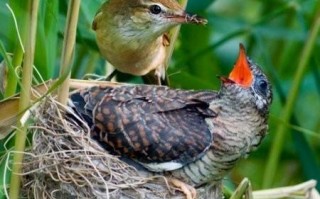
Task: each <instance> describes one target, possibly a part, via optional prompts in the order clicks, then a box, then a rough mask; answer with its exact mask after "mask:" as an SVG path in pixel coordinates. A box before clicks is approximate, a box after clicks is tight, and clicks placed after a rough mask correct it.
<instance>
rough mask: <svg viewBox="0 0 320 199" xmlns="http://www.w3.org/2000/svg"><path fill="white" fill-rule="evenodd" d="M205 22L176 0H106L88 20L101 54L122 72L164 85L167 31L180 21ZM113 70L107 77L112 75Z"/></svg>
mask: <svg viewBox="0 0 320 199" xmlns="http://www.w3.org/2000/svg"><path fill="white" fill-rule="evenodd" d="M187 23H189V24H205V23H207V20H205V19H203V18H201V17H198V16H196V15H191V14H188V13H186V12H185V11H184V9H183V8H182V6H181V5H180V4H179V3H178V2H177V1H176V0H108V1H106V2H105V3H104V4H103V5H102V6H101V8H100V10H99V11H98V12H97V14H96V16H95V18H94V21H93V23H92V29H93V30H94V31H95V32H96V39H97V44H98V47H99V50H100V52H101V55H102V56H103V57H104V58H105V59H107V60H108V62H110V63H111V64H112V65H113V66H114V68H115V69H116V70H118V71H120V72H122V73H127V74H131V75H136V76H143V75H147V76H146V79H147V80H148V83H151V84H159V85H160V84H167V81H166V80H167V77H166V69H167V63H166V62H167V61H166V60H167V57H168V56H169V54H170V52H169V48H168V46H169V45H170V40H171V38H170V36H169V34H168V32H169V30H170V29H172V28H173V27H175V26H178V25H180V24H187ZM114 74H115V73H114V72H113V73H112V74H111V75H110V76H109V78H108V79H109V80H110V78H112V76H113V75H114Z"/></svg>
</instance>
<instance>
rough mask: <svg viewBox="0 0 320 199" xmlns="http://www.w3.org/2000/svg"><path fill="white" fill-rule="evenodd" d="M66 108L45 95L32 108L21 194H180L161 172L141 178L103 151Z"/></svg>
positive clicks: (103, 196) (162, 195) (180, 196)
mask: <svg viewBox="0 0 320 199" xmlns="http://www.w3.org/2000/svg"><path fill="white" fill-rule="evenodd" d="M65 110H66V108H65V107H63V106H61V105H60V104H58V103H57V102H56V101H54V100H53V99H52V98H48V99H46V100H44V101H43V102H41V103H40V104H39V105H38V106H37V108H34V110H33V111H32V114H33V117H34V120H35V121H34V125H33V126H31V127H30V130H29V131H30V133H32V134H31V135H32V147H31V148H30V149H28V150H27V151H26V152H25V156H24V161H23V165H22V168H23V173H22V176H23V187H22V197H27V198H155V199H157V198H184V195H183V194H181V192H179V191H175V190H174V189H173V188H172V187H170V186H169V185H168V183H167V181H166V179H165V177H163V176H151V177H145V176H143V175H141V172H139V171H138V170H137V169H136V168H134V167H132V166H130V165H128V164H127V163H125V162H123V161H121V160H120V159H119V158H118V157H116V156H114V155H111V154H108V153H107V152H106V151H105V150H104V149H103V148H102V147H100V146H99V144H97V143H96V142H95V141H94V140H93V139H91V137H90V129H89V127H88V126H87V125H86V124H85V123H83V125H81V126H79V124H78V123H75V122H73V121H69V120H66V119H65V118H64V115H65ZM74 117H76V116H74Z"/></svg>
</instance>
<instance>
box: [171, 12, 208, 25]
mask: <svg viewBox="0 0 320 199" xmlns="http://www.w3.org/2000/svg"><path fill="white" fill-rule="evenodd" d="M166 17H167V18H168V19H170V20H172V21H174V22H176V23H181V24H182V23H194V24H200V25H205V24H207V23H208V20H207V19H205V18H202V17H199V16H197V15H191V14H189V13H186V12H183V13H182V14H174V13H172V14H169V15H167V16H166Z"/></svg>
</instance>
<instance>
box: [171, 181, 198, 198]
mask: <svg viewBox="0 0 320 199" xmlns="http://www.w3.org/2000/svg"><path fill="white" fill-rule="evenodd" d="M169 181H170V182H171V184H172V185H173V186H175V187H177V188H178V189H180V190H181V192H183V193H184V194H185V195H186V199H195V198H196V197H197V191H196V189H195V188H194V187H192V186H190V185H188V184H186V183H184V182H182V181H180V180H177V179H170V180H169Z"/></svg>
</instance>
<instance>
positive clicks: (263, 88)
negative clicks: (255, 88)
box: [259, 80, 268, 91]
mask: <svg viewBox="0 0 320 199" xmlns="http://www.w3.org/2000/svg"><path fill="white" fill-rule="evenodd" d="M259 87H260V89H261V90H262V91H265V90H266V89H267V87H268V83H267V82H266V81H265V80H260V81H259Z"/></svg>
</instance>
